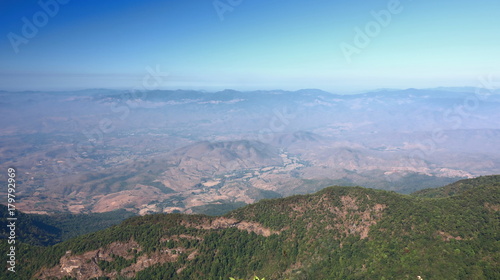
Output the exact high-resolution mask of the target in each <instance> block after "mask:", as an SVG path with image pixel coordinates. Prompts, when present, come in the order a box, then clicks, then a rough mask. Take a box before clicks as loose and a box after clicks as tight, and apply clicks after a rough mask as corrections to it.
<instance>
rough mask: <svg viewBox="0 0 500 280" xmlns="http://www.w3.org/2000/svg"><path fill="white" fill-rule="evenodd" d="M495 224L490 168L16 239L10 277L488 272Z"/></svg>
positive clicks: (498, 265) (494, 272)
mask: <svg viewBox="0 0 500 280" xmlns="http://www.w3.org/2000/svg"><path fill="white" fill-rule="evenodd" d="M23 219H24V218H23ZM30 229H32V227H31V228H28V230H30ZM499 234H500V175H496V176H484V177H478V178H474V179H466V180H461V181H458V182H455V183H453V184H450V185H447V186H444V187H441V188H437V189H426V190H422V191H418V192H416V193H413V194H410V195H403V194H398V193H395V192H391V191H384V190H376V189H367V188H361V187H339V186H333V187H328V188H325V189H323V190H320V191H319V192H316V193H314V194H307V195H294V196H290V197H287V198H278V199H265V200H261V201H260V202H258V203H255V204H251V205H248V206H246V207H243V208H239V209H237V210H234V211H231V212H229V213H227V214H225V215H223V216H206V215H194V214H192V215H186V214H152V215H145V216H137V217H132V218H129V219H126V220H125V221H123V222H122V223H120V224H118V225H114V226H111V227H109V228H107V229H104V230H100V231H97V232H94V233H90V234H85V235H80V236H78V237H75V238H72V239H69V240H66V241H64V242H62V243H58V244H56V245H53V246H49V247H39V246H34V245H30V244H29V243H31V244H33V242H34V241H33V240H26V241H25V242H23V243H22V244H21V245H20V246H19V247H20V249H19V256H18V259H19V260H20V262H21V263H20V264H19V267H20V269H19V271H18V274H17V276H18V277H20V278H19V279H229V277H235V278H237V279H241V278H243V279H250V277H253V276H255V275H257V276H259V277H265V278H266V279H499V277H500V235H499ZM28 235H29V234H28ZM28 235H27V236H28ZM0 244H2V249H5V248H4V247H6V246H7V242H6V240H3V239H2V241H1V243H0ZM6 277H7V276H6V275H5V274H3V275H2V276H1V277H0V278H1V279H13V278H8V277H7V278H6Z"/></svg>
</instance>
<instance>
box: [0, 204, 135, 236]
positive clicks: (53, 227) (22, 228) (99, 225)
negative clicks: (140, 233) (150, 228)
mask: <svg viewBox="0 0 500 280" xmlns="http://www.w3.org/2000/svg"><path fill="white" fill-rule="evenodd" d="M0 214H1V215H0V216H1V218H0V222H1V223H2V224H6V219H7V217H8V215H7V214H8V213H7V206H5V205H1V204H0ZM133 215H134V214H133V213H131V212H127V211H125V210H117V211H113V212H106V213H92V214H57V215H35V214H25V213H22V212H20V211H17V210H16V217H17V218H18V219H17V224H16V225H17V227H16V233H17V238H18V239H19V240H20V241H21V242H25V243H28V244H31V245H37V246H49V245H54V244H56V243H59V242H61V241H64V240H68V239H71V238H74V237H76V236H79V235H82V234H87V233H91V232H95V231H99V230H102V229H105V228H108V227H110V226H112V225H115V224H118V223H119V222H121V221H123V220H125V219H126V218H130V217H132V216H133ZM7 230H8V228H7V227H1V228H0V238H2V239H3V238H6V237H7V236H8V232H7Z"/></svg>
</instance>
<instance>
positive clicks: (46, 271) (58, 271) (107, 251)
mask: <svg viewBox="0 0 500 280" xmlns="http://www.w3.org/2000/svg"><path fill="white" fill-rule="evenodd" d="M141 251H142V248H141V247H140V246H139V244H138V243H137V242H135V241H133V240H131V241H128V242H113V243H111V244H110V245H108V246H106V247H105V248H99V249H98V250H93V251H89V252H85V253H83V254H80V255H73V254H71V251H68V252H66V254H65V255H64V256H62V257H61V259H60V260H59V264H58V265H56V266H54V267H52V268H43V269H41V270H40V271H39V272H38V273H36V275H35V278H36V279H53V278H57V279H60V278H63V277H65V276H69V277H73V278H76V279H78V280H80V279H91V278H98V277H109V278H111V279H116V278H117V277H118V272H117V271H107V272H106V271H103V270H101V268H100V267H99V262H100V261H108V262H113V261H114V258H115V257H116V256H120V257H123V258H125V259H128V260H132V259H134V257H136V255H135V254H136V252H141ZM181 253H190V254H189V257H191V258H194V257H195V256H196V254H197V252H196V251H193V252H192V250H186V249H185V248H181V247H177V248H173V249H162V250H158V251H156V252H154V253H150V254H140V255H139V256H137V258H136V259H135V262H133V263H132V264H131V265H130V266H128V267H126V268H124V269H122V270H121V272H120V275H122V276H125V277H134V276H135V275H136V273H137V272H138V271H141V270H144V269H146V268H148V267H150V266H152V265H155V264H158V263H160V264H161V263H167V262H174V261H176V260H177V258H178V257H179V254H181Z"/></svg>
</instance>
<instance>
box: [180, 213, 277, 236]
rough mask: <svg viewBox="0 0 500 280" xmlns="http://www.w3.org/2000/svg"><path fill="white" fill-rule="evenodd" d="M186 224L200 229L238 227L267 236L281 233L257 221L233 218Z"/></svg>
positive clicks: (184, 223) (185, 224) (219, 218)
mask: <svg viewBox="0 0 500 280" xmlns="http://www.w3.org/2000/svg"><path fill="white" fill-rule="evenodd" d="M182 224H183V225H184V226H188V227H194V228H198V229H226V228H233V227H234V228H237V229H239V230H245V231H247V232H253V233H255V234H258V235H262V236H265V237H268V236H271V234H279V231H274V230H271V229H269V228H266V227H264V226H263V225H261V224H260V223H257V222H248V221H239V220H237V219H233V218H224V217H218V218H216V219H213V220H208V219H207V220H206V221H205V222H203V223H202V224H201V225H200V224H196V225H194V224H190V223H186V222H183V223H182Z"/></svg>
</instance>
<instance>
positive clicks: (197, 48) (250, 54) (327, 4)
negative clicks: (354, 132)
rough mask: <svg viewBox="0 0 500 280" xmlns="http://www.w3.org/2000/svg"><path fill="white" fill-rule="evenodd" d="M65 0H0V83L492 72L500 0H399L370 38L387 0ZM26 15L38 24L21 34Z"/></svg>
mask: <svg viewBox="0 0 500 280" xmlns="http://www.w3.org/2000/svg"><path fill="white" fill-rule="evenodd" d="M54 1H56V0H41V2H44V3H45V2H46V3H58V2H54ZM65 1H66V2H68V3H66V4H58V11H56V12H54V13H52V15H47V12H43V11H44V10H43V8H42V7H41V6H40V5H39V4H38V1H33V0H25V1H19V0H2V1H0V34H1V36H2V37H1V38H2V39H1V40H0V89H5V90H37V89H38V90H69V89H84V88H132V87H140V86H141V83H142V82H141V80H142V78H143V77H144V76H146V75H147V74H148V72H147V71H146V67H148V66H150V67H152V68H156V65H159V67H160V69H161V71H162V72H168V73H169V76H168V78H167V79H165V81H164V82H163V83H162V85H161V88H166V89H176V88H195V89H206V90H218V89H224V88H233V89H238V90H248V89H287V90H295V89H301V88H320V89H324V90H327V91H332V92H342V91H355V90H363V89H374V88H383V87H390V88H409V87H416V88H424V87H433V86H466V85H470V86H475V85H477V83H478V77H479V76H485V75H489V74H494V75H497V76H500V75H499V74H500V1H498V0H477V1H460V0H453V1H451V0H441V1H430V0H418V1H417V0H413V1H410V0H401V1H399V3H400V4H399V7H398V10H399V12H398V13H392V14H391V20H390V22H387V21H386V22H384V24H383V25H385V26H382V25H380V24H379V27H380V28H379V29H377V27H376V26H374V25H373V24H372V25H371V27H372V29H371V35H372V37H369V38H370V42H369V44H366V45H363V44H362V45H360V44H358V45H356V41H355V35H356V31H355V28H360V29H361V30H365V28H366V27H367V25H368V26H370V22H371V21H374V16H373V15H372V11H375V12H379V11H381V10H387V9H388V8H387V7H388V4H389V3H391V2H392V1H390V0H365V1H360V0H341V1H333V0H265V1H264V0H240V1H238V0H220V3H224V4H226V5H230V4H229V3H231V2H232V3H235V4H238V2H241V3H239V5H235V6H234V7H232V11H226V12H225V13H223V14H222V18H221V17H220V16H219V14H218V13H217V11H216V9H215V8H214V1H213V0H203V1H201V0H196V1H195V0H192V1H182V0H161V1H157V0H150V1H131V0H120V1H103V0H85V1H83V0H70V1H68V0H65ZM61 2H62V0H61ZM396 2H398V1H396ZM49 7H50V8H51V9H54V6H53V5H49ZM44 13H45V14H46V15H47V16H46V18H44ZM34 16H35V18H34ZM37 16H38V17H37ZM24 17H25V18H26V19H27V20H28V22H30V23H32V24H36V23H37V24H38V25H39V27H37V29H38V30H37V32H31V33H30V32H28V31H33V30H28V29H29V28H24V29H25V30H24V31H25V32H24V33H25V35H28V36H27V37H26V36H24V35H23V26H24V25H26V23H25V22H23V18H24ZM44 20H45V21H46V22H44ZM386 23H388V24H386ZM35 27H36V25H35ZM9 34H10V35H9ZM13 34H14V35H15V36H14V35H13ZM28 37H32V38H28ZM20 38H21V39H20ZM346 44H347V45H349V46H352V47H356V48H357V52H356V53H352V54H351V55H350V56H349V59H350V60H349V59H347V58H346V55H345V54H344V52H345V49H344V50H343V48H342V46H344V47H345V46H346ZM16 48H17V53H16ZM351 50H352V49H351Z"/></svg>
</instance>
